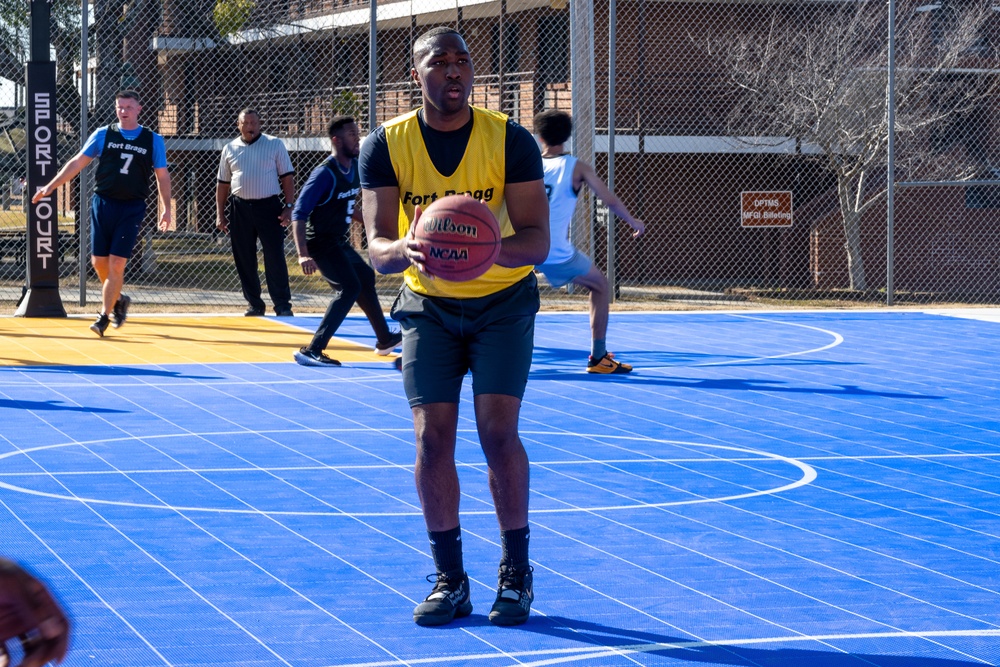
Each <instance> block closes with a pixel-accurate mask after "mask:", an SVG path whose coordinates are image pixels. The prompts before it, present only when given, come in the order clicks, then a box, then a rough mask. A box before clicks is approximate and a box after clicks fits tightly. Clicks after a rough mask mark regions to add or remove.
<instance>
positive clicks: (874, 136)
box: [708, 0, 1000, 290]
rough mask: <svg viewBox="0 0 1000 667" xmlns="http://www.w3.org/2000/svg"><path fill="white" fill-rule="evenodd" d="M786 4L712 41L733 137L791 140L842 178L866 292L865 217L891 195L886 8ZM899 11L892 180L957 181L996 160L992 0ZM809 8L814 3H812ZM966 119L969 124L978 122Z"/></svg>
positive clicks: (849, 240) (844, 211) (851, 247)
mask: <svg viewBox="0 0 1000 667" xmlns="http://www.w3.org/2000/svg"><path fill="white" fill-rule="evenodd" d="M807 5H808V7H807V8H806V7H803V3H795V4H792V5H778V6H776V7H775V8H774V10H773V13H772V15H771V19H770V21H769V23H767V24H766V25H764V26H763V27H762V28H760V29H756V30H754V29H746V28H745V27H741V28H738V29H731V30H728V31H727V32H726V33H725V34H722V35H717V36H714V37H711V38H709V40H708V49H709V51H710V53H711V54H712V55H713V56H714V57H716V58H717V59H718V61H720V63H721V65H722V68H723V72H724V77H725V78H726V80H727V83H728V84H729V86H730V90H731V91H732V95H731V106H729V114H728V118H726V119H725V124H726V127H727V134H728V135H730V136H732V137H738V139H734V141H737V142H739V143H742V144H756V145H758V146H760V145H762V144H768V143H769V142H770V143H772V144H773V143H775V142H778V141H786V140H787V139H788V138H793V139H795V140H796V141H797V142H798V143H799V145H800V146H802V147H803V148H804V152H805V153H807V154H808V153H809V152H813V153H814V154H816V155H817V156H818V158H817V159H822V160H824V161H825V163H826V164H827V166H828V168H829V169H830V170H831V172H832V173H833V174H834V175H835V176H836V180H837V195H838V200H839V205H840V213H841V216H842V218H843V227H844V235H845V240H846V242H845V246H846V252H847V262H848V269H849V275H850V287H851V289H855V290H865V289H867V287H868V283H867V280H866V277H865V266H864V257H863V254H862V246H861V218H862V214H863V213H864V212H865V211H866V210H867V209H869V208H871V207H872V206H873V205H875V204H876V203H879V202H882V201H884V199H885V196H886V183H887V178H886V174H887V171H886V170H887V167H888V166H887V144H888V137H889V128H888V120H887V109H888V107H887V90H888V85H887V84H888V39H887V35H888V11H887V4H886V3H885V2H884V1H883V2H875V1H873V0H861V1H859V2H843V3H831V4H830V5H826V6H825V7H823V6H821V7H819V8H817V5H816V4H814V3H807ZM897 5H898V9H897V18H896V35H897V37H896V68H895V70H894V71H895V99H896V114H897V115H896V133H897V137H898V139H899V142H898V144H897V146H898V151H897V155H896V160H895V163H896V164H895V172H894V174H895V176H896V178H899V177H900V176H903V175H905V177H906V178H908V179H926V180H961V179H967V178H969V177H971V176H974V175H977V174H980V173H982V171H983V170H984V169H986V168H989V167H990V166H992V165H991V164H990V158H989V155H987V152H986V150H985V148H984V146H985V142H983V141H981V139H982V130H981V129H980V130H977V129H976V128H975V127H974V126H975V123H977V122H978V123H979V124H980V125H983V123H984V122H985V120H986V119H985V118H982V116H987V115H988V111H984V110H985V109H988V108H991V107H992V106H993V104H994V100H995V98H996V96H997V92H998V90H1000V88H998V83H1000V77H998V76H997V74H998V73H1000V72H998V70H997V64H998V59H997V54H996V51H995V50H994V49H993V47H992V45H991V44H990V41H989V36H990V33H989V30H990V29H991V28H992V27H993V23H994V21H995V20H996V19H995V12H994V11H993V6H992V2H991V0H985V1H984V0H923V1H922V2H915V1H913V0H902V1H900V2H898V3H897ZM806 9H808V11H806ZM970 127H971V128H972V129H971V130H970Z"/></svg>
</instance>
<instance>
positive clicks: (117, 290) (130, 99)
mask: <svg viewBox="0 0 1000 667" xmlns="http://www.w3.org/2000/svg"><path fill="white" fill-rule="evenodd" d="M140 111H142V105H141V104H140V103H139V94H138V93H136V92H135V91H134V90H120V91H118V92H117V93H115V115H116V116H117V117H118V122H117V123H112V124H111V125H105V126H103V127H100V128H98V129H97V131H95V132H94V133H93V134H91V135H90V137H89V138H88V139H87V142H86V143H85V144H84V145H83V149H82V150H81V151H80V152H79V153H77V154H76V156H75V157H74V158H73V159H72V160H70V161H69V162H67V163H66V164H65V165H63V167H62V169H60V170H59V172H58V173H57V174H56V175H55V178H53V179H52V180H51V181H49V182H48V183H46V184H45V186H44V187H42V188H41V189H39V190H38V191H37V192H36V193H35V194H34V196H33V197H32V198H31V201H32V202H33V203H38V202H40V201H41V200H43V199H45V198H46V197H49V196H50V195H51V194H52V193H53V192H55V191H56V189H58V188H59V186H61V185H63V184H64V183H66V182H68V181H69V180H71V179H72V178H73V177H75V176H76V175H77V174H79V173H80V172H81V171H83V169H84V167H86V166H87V165H88V164H90V163H91V162H93V161H94V159H95V158H99V159H98V163H97V175H96V179H95V180H96V186H95V188H94V196H93V198H92V199H91V208H90V216H91V233H90V239H91V258H90V259H91V263H92V264H93V265H94V270H95V271H96V272H97V278H98V279H99V280H100V281H101V312H100V313H99V314H98V316H97V320H96V321H95V322H94V323H93V324H91V325H90V329H91V330H92V331H93V332H94V333H96V334H97V335H98V336H104V332H105V331H107V329H108V325H109V324H112V325H114V327H115V328H116V329H117V328H118V327H120V326H121V325H123V324H125V318H126V316H127V315H128V308H129V304H131V303H132V299H130V298H129V297H128V296H127V295H125V294H122V284H123V283H124V281H125V264H126V263H127V262H128V260H129V257H131V256H132V248H133V247H134V246H135V240H136V239H137V238H138V236H139V229H140V228H141V227H142V220H143V218H144V217H145V215H146V197H147V196H148V195H149V176H150V174H155V176H156V187H157V190H158V192H159V196H160V209H161V211H162V213H161V214H160V222H159V228H160V231H166V230H167V229H168V228H169V227H170V173H169V172H168V171H167V151H166V147H165V146H164V143H163V137H162V136H160V135H159V134H157V133H156V132H153V131H152V130H150V129H149V128H145V127H143V126H142V125H140V124H139V112H140Z"/></svg>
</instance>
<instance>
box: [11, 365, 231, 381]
mask: <svg viewBox="0 0 1000 667" xmlns="http://www.w3.org/2000/svg"><path fill="white" fill-rule="evenodd" d="M10 370H12V371H17V372H20V373H32V374H34V373H59V374H64V375H90V376H95V377H146V378H149V377H153V378H170V379H173V380H197V381H199V382H201V381H204V380H222V379H223V378H222V376H219V375H190V374H188V373H182V372H180V371H166V370H162V369H157V368H145V367H142V366H22V367H15V368H11V369H10ZM0 372H2V367H0Z"/></svg>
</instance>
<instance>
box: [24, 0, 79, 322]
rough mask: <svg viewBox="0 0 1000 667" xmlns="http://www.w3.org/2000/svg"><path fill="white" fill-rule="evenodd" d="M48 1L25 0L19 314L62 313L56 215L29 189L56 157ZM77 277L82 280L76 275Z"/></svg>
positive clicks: (49, 201) (46, 175) (48, 173)
mask: <svg viewBox="0 0 1000 667" xmlns="http://www.w3.org/2000/svg"><path fill="white" fill-rule="evenodd" d="M51 1H52V0H31V31H30V36H29V49H30V54H31V58H30V60H29V61H28V64H27V68H26V73H25V76H26V83H27V86H26V90H27V94H26V96H25V108H26V110H27V114H26V115H27V118H26V120H27V130H28V136H27V149H28V159H27V163H28V174H27V176H28V182H27V186H26V188H25V191H24V194H23V195H22V196H23V197H24V198H25V199H26V200H28V201H29V203H28V204H27V206H26V207H25V209H26V211H27V230H26V232H27V233H26V235H25V243H26V248H25V261H26V263H27V266H26V278H25V292H24V296H22V297H21V301H20V302H19V303H18V306H17V311H16V312H15V313H14V314H15V315H17V316H19V317H66V309H65V308H63V304H62V299H60V297H59V254H60V253H59V216H58V213H57V206H56V195H55V193H53V194H52V195H50V196H49V197H45V198H44V199H42V200H40V201H39V202H38V203H37V204H36V203H33V202H30V199H31V197H32V195H33V193H35V192H37V191H38V190H40V189H41V188H42V187H43V186H44V185H45V184H46V183H48V182H49V181H50V180H52V177H53V176H54V175H55V173H56V169H57V167H58V164H57V163H58V156H57V155H56V150H57V143H56V64H55V63H54V62H52V59H51V58H50V57H49V29H50V28H49V25H50V21H51V8H50V6H49V5H50V4H51ZM81 279H82V278H81Z"/></svg>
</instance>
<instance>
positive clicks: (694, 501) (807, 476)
mask: <svg viewBox="0 0 1000 667" xmlns="http://www.w3.org/2000/svg"><path fill="white" fill-rule="evenodd" d="M351 430H362V431H370V430H371V429H351ZM280 432H281V433H301V432H308V433H316V432H320V429H283V430H281V431H280ZM329 432H331V433H344V432H345V431H344V430H343V429H330V430H329ZM257 433H264V432H263V431H260V432H252V433H251V432H248V431H233V432H215V433H211V434H207V433H200V434H199V433H172V434H163V435H158V436H141V437H135V438H110V439H106V440H90V441H87V442H67V443H58V444H52V445H41V446H39V447H32V448H29V449H20V450H16V451H12V452H6V453H4V454H0V461H3V460H4V459H8V458H12V457H14V456H25V455H28V454H32V453H34V452H40V451H50V450H53V449H60V448H63V447H83V446H86V445H93V444H106V443H109V442H132V441H135V440H150V439H166V438H197V437H205V436H207V435H236V434H245V435H250V434H257ZM459 433H475V430H474V429H473V430H460V431H459ZM522 433H523V434H525V435H546V436H571V437H588V438H605V439H614V440H633V441H642V442H649V443H659V444H668V445H683V446H686V447H701V448H706V449H715V450H723V451H730V452H737V453H740V454H749V455H753V456H755V457H756V458H757V459H759V460H770V461H776V462H780V463H786V464H788V465H791V466H793V467H795V468H798V469H799V470H800V471H801V472H802V476H801V477H800V478H799V479H797V480H795V481H792V482H789V483H788V484H784V485H782V486H778V487H774V488H770V489H763V490H758V491H748V492H746V493H739V494H733V495H728V496H721V497H713V498H691V499H687V500H677V501H669V502H662V503H630V504H627V505H605V506H598V507H564V508H545V509H533V510H531V511H530V513H531V514H535V515H538V514H568V513H576V512H612V511H620V510H637V509H655V508H662V507H678V506H681V505H698V504H704V503H719V502H728V501H733V500H743V499H746V498H756V497H759V496H766V495H774V494H779V493H784V492H786V491H791V490H793V489H797V488H799V487H801V486H806V485H807V484H810V483H812V482H813V480H815V479H816V476H817V473H816V470H815V469H814V468H813V467H812V466H810V465H808V464H806V463H803V462H801V461H798V460H797V459H793V458H789V457H786V456H781V455H780V454H774V453H771V452H764V451H759V450H754V449H747V448H743V447H730V446H726V445H710V444H704V443H695V442H683V441H678V440H664V439H660V438H647V437H642V436H620V435H619V436H613V435H595V434H580V433H559V432H555V433H550V432H540V431H522ZM686 460H687V459H686ZM670 461H671V459H657V458H638V459H635V460H634V461H632V462H634V463H669V462H670ZM688 461H689V462H690V460H688ZM704 461H706V462H713V463H719V462H726V459H704ZM574 463H577V462H574ZM592 463H593V464H594V465H600V464H601V463H603V462H602V461H600V460H595V461H593V462H592ZM549 464H550V465H552V463H549ZM391 467H406V466H391ZM329 468H330V469H331V470H334V469H336V468H337V466H329ZM227 470H229V471H232V470H233V469H232V468H228V469H227ZM245 470H246V471H258V472H268V469H267V468H260V467H247V468H246V469H245ZM157 472H168V471H157ZM175 472H191V473H194V471H193V470H190V469H188V470H185V469H179V470H176V471H175ZM203 472H211V470H203ZM50 474H52V473H50ZM123 474H124V473H123ZM53 476H55V475H54V474H53ZM0 489H6V490H8V491H13V492H15V493H22V494H25V495H31V496H36V497H40V498H49V499H52V500H65V501H70V502H77V503H83V504H93V505H110V506H115V507H133V508H136V509H156V510H171V511H175V512H203V513H215V514H244V515H254V516H324V517H326V516H331V517H332V516H341V517H369V518H374V517H420V516H423V514H422V513H421V512H420V511H408V512H344V511H292V510H274V511H268V510H258V509H235V508H217V507H188V506H180V505H166V504H154V503H135V502H125V501H119V500H104V499H101V498H85V497H80V496H69V495H65V494H60V493H49V492H46V491H37V490H35V489H28V488H25V487H22V486H17V485H14V484H9V483H7V482H2V481H0ZM461 514H462V515H464V516H486V515H492V514H493V510H492V509H490V510H471V511H463V512H461Z"/></svg>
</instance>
